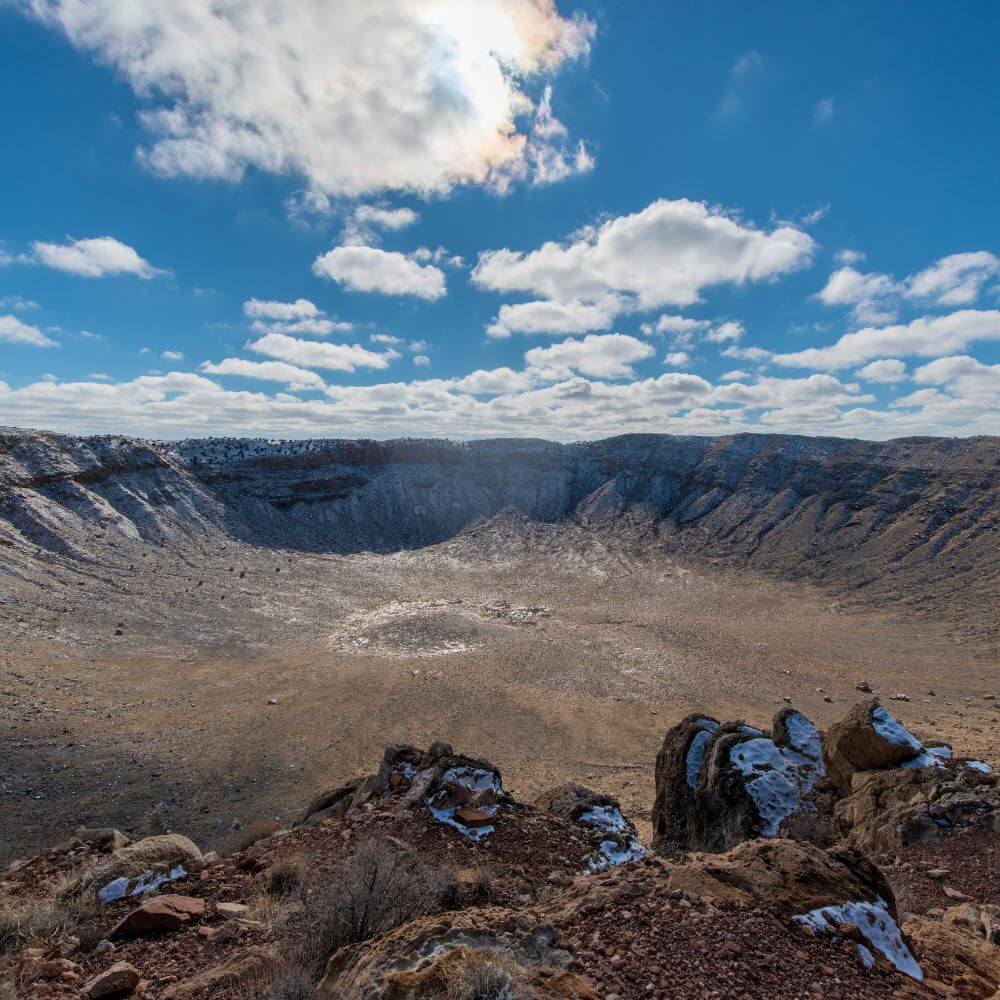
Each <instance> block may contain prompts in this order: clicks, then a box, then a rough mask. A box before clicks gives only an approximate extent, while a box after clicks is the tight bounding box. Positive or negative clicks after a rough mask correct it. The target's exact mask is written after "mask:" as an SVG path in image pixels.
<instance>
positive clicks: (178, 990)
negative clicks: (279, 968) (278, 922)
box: [163, 945, 278, 1000]
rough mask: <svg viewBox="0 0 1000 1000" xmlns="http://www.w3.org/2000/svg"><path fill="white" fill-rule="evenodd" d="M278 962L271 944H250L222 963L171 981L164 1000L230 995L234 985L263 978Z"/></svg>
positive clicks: (164, 994) (237, 985) (185, 999)
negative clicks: (182, 978) (184, 978)
mask: <svg viewBox="0 0 1000 1000" xmlns="http://www.w3.org/2000/svg"><path fill="white" fill-rule="evenodd" d="M277 962H278V955H277V952H276V951H275V950H274V948H273V947H271V946H270V945H250V946H249V947H247V948H243V949H241V951H240V952H239V953H238V954H236V955H234V956H233V957H232V958H230V959H228V960H227V961H225V962H223V963H222V964H221V965H216V966H213V967H212V968H210V969H206V970H205V971H204V972H201V973H199V974H198V975H196V976H192V978H191V979H186V980H183V981H182V982H179V983H173V984H171V985H170V986H168V987H167V988H166V990H164V992H163V1000H194V998H195V997H197V998H201V997H214V996H220V997H221V996H229V995H230V994H231V992H232V991H234V989H235V988H237V987H240V986H242V985H244V984H246V983H256V982H259V981H260V980H263V979H266V977H267V976H268V974H269V973H270V972H271V970H272V969H273V968H274V967H275V966H276V965H277Z"/></svg>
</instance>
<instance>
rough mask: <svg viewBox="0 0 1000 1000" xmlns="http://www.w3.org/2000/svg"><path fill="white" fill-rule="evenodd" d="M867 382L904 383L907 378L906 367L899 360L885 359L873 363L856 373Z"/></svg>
mask: <svg viewBox="0 0 1000 1000" xmlns="http://www.w3.org/2000/svg"><path fill="white" fill-rule="evenodd" d="M854 374H855V375H857V376H858V378H863V379H864V380H865V381H866V382H882V383H884V384H886V385H891V384H892V383H894V382H902V381H904V379H905V378H906V365H905V364H903V362H902V361H900V360H898V359H897V358H885V359H883V360H881V361H871V362H869V363H868V364H867V365H865V366H864V368H859V369H858V370H857V371H856V372H855V373H854Z"/></svg>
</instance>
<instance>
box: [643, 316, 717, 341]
mask: <svg viewBox="0 0 1000 1000" xmlns="http://www.w3.org/2000/svg"><path fill="white" fill-rule="evenodd" d="M711 325H712V324H711V323H710V322H709V321H708V320H707V319H689V318H688V317H686V316H671V315H666V314H665V315H663V316H661V317H660V318H659V319H658V320H657V321H656V322H655V323H643V324H642V326H641V327H640V329H641V330H642V332H643V333H644V334H646V336H652V335H653V334H654V333H670V334H679V335H681V336H684V337H686V336H688V335H690V334H694V333H696V332H697V331H699V330H707V329H708V328H709V327H710V326H711Z"/></svg>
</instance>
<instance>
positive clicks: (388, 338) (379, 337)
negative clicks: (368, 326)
mask: <svg viewBox="0 0 1000 1000" xmlns="http://www.w3.org/2000/svg"><path fill="white" fill-rule="evenodd" d="M368 339H369V340H370V341H371V342H372V343H373V344H388V345H389V346H390V347H398V346H399V345H400V344H401V343H403V338H402V337H393V336H392V335H391V334H388V333H373V334H372V335H371V336H370V337H369V338H368Z"/></svg>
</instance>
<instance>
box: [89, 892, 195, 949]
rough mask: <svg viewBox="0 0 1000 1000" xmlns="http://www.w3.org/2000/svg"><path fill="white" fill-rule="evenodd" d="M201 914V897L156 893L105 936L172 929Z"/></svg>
mask: <svg viewBox="0 0 1000 1000" xmlns="http://www.w3.org/2000/svg"><path fill="white" fill-rule="evenodd" d="M204 913H205V900H203V899H198V898H196V897H194V896H177V895H166V896H156V897H155V898H153V899H150V900H149V901H148V902H145V903H143V904H142V905H141V906H138V907H136V908H135V909H134V910H133V911H132V912H131V913H129V914H128V915H127V916H125V917H123V918H122V919H121V920H120V921H119V922H118V923H117V924H116V925H115V927H114V929H113V930H112V931H111V934H110V935H109V937H118V938H133V937H142V936H143V935H145V934H160V933H164V932H166V931H175V930H177V929H178V928H180V927H183V926H184V925H185V924H188V923H190V922H191V921H192V920H196V919H198V918H199V917H201V916H203V915H204Z"/></svg>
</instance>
